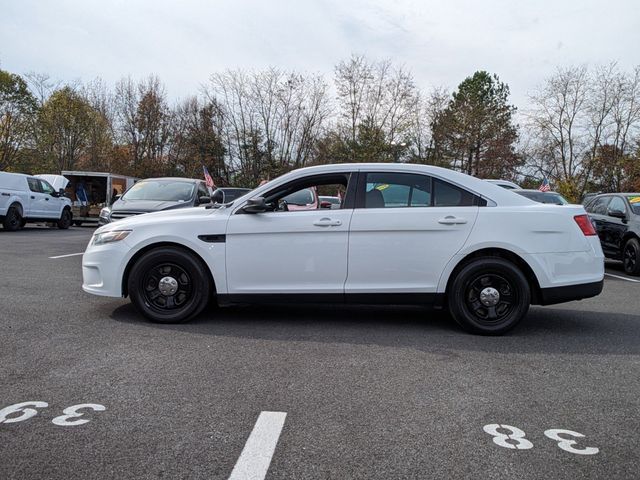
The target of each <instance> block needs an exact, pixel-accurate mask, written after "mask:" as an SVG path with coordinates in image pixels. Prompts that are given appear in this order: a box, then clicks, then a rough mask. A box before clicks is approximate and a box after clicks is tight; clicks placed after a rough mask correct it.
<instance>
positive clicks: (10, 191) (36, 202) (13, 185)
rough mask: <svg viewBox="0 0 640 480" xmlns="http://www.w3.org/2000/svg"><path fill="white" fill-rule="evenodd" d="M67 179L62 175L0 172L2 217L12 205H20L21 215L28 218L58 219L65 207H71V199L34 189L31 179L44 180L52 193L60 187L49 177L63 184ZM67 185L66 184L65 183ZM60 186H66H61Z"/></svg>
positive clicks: (0, 213) (0, 208)
mask: <svg viewBox="0 0 640 480" xmlns="http://www.w3.org/2000/svg"><path fill="white" fill-rule="evenodd" d="M58 177H60V178H61V179H64V180H66V179H65V178H64V177H62V176H61V175H35V176H31V175H25V174H22V173H9V172H0V217H4V216H5V215H6V214H7V211H8V210H9V208H10V207H11V206H18V208H19V211H20V215H21V216H22V217H23V218H24V219H26V220H28V221H29V220H58V219H60V217H61V215H62V210H63V209H64V208H71V200H70V199H68V198H66V197H62V196H55V195H51V194H49V193H45V192H38V191H32V190H31V189H30V188H29V183H28V181H29V179H32V181H33V179H36V180H37V181H40V180H42V181H43V182H44V183H45V186H46V185H48V188H50V189H52V193H54V192H57V191H58V190H59V189H56V188H54V187H53V186H52V185H51V184H50V182H49V181H48V179H49V178H53V179H55V181H56V182H57V184H59V185H62V184H63V183H64V182H63V181H62V180H60V178H58ZM65 186H66V184H65ZM60 188H64V187H63V186H61V187H60Z"/></svg>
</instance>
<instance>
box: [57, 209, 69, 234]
mask: <svg viewBox="0 0 640 480" xmlns="http://www.w3.org/2000/svg"><path fill="white" fill-rule="evenodd" d="M70 226H71V212H70V211H69V209H67V208H65V209H64V210H62V215H60V220H58V228H59V229H60V230H66V229H67V228H69V227H70Z"/></svg>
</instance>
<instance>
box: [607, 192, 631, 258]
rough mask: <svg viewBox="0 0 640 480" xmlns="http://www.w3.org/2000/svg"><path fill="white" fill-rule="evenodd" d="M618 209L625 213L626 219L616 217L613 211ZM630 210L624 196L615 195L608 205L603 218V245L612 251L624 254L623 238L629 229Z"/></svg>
mask: <svg viewBox="0 0 640 480" xmlns="http://www.w3.org/2000/svg"><path fill="white" fill-rule="evenodd" d="M614 211H618V212H623V213H624V214H625V219H622V218H618V217H614V216H612V215H611V213H612V212H614ZM628 218H629V212H628V210H627V205H626V202H625V201H624V199H623V198H622V197H618V196H613V197H611V201H610V202H609V204H608V206H607V214H606V215H604V216H603V218H602V230H603V235H602V245H603V248H606V249H607V250H608V251H610V252H612V253H614V252H615V253H616V254H618V255H622V238H623V237H624V234H625V233H626V232H627V230H628V229H629V222H628Z"/></svg>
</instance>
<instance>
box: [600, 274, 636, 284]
mask: <svg viewBox="0 0 640 480" xmlns="http://www.w3.org/2000/svg"><path fill="white" fill-rule="evenodd" d="M605 275H609V276H610V277H613V278H619V279H620V280H626V281H627V282H633V283H640V280H634V279H633V278H627V277H621V276H620V275H614V274H613V273H605Z"/></svg>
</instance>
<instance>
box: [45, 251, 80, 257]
mask: <svg viewBox="0 0 640 480" xmlns="http://www.w3.org/2000/svg"><path fill="white" fill-rule="evenodd" d="M83 254H84V252H80V253H68V254H67V255H58V256H55V257H49V258H65V257H77V256H78V255H83Z"/></svg>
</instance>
